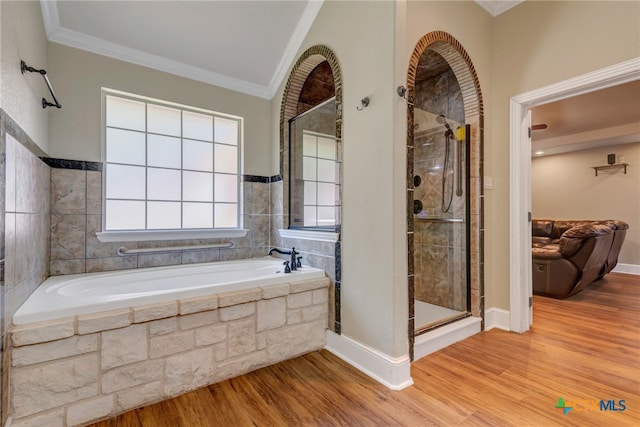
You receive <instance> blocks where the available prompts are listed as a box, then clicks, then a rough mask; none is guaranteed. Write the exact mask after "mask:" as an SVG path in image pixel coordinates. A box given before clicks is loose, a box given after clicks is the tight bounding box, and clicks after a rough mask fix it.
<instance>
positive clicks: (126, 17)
mask: <svg viewBox="0 0 640 427" xmlns="http://www.w3.org/2000/svg"><path fill="white" fill-rule="evenodd" d="M40 4H41V8H42V15H43V19H44V24H45V31H46V34H47V37H48V39H49V40H51V41H53V42H56V43H60V44H64V45H67V46H71V47H75V48H78V49H83V50H87V51H90V52H94V53H97V54H100V55H104V56H109V57H112V58H116V59H120V60H123V61H127V62H132V63H135V64H138V65H143V66H146V67H149V68H153V69H157V70H160V71H165V72H168V73H172V74H176V75H180V76H183V77H186V78H189V79H193V80H198V81H202V82H205V83H210V84H213V85H216V86H220V87H224V88H227V89H231V90H234V91H237V92H241V93H246V94H249V95H254V96H258V97H261V98H265V99H271V98H272V97H273V95H274V94H275V92H276V90H277V88H278V86H279V85H280V83H281V82H282V80H283V79H284V77H285V73H286V72H287V70H288V68H289V66H290V65H291V64H292V63H293V60H294V59H295V58H294V55H295V54H296V52H297V51H298V49H299V48H300V46H301V44H302V41H303V40H304V37H305V36H306V34H307V32H308V31H309V28H310V27H311V24H312V23H313V20H314V19H315V17H316V15H317V14H318V11H319V10H320V7H321V6H322V1H318V0H314V1H307V0H296V1H286V0H282V1H280V0H268V1H259V0H255V1H250V0H249V1H244V0H243V1H223V0H216V1H188V0H180V1H76V0H73V1H64V0H53V1H47V0H41V2H40Z"/></svg>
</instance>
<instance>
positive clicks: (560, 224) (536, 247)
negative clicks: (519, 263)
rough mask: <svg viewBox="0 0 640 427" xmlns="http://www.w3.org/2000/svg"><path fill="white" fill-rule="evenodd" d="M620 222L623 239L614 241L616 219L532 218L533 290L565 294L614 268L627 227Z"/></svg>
mask: <svg viewBox="0 0 640 427" xmlns="http://www.w3.org/2000/svg"><path fill="white" fill-rule="evenodd" d="M619 222H621V223H622V224H620V231H622V233H620V236H619V237H620V239H621V241H619V242H614V236H615V231H617V229H618V225H617V224H616V221H610V220H609V221H587V220H579V221H564V220H563V221H554V220H533V221H532V234H533V236H532V249H531V251H532V262H533V265H532V267H533V268H532V274H533V292H534V293H535V294H537V295H546V296H550V297H554V298H565V297H567V296H570V295H574V294H576V293H578V292H580V291H581V290H582V289H584V288H585V287H586V286H587V285H589V284H590V283H592V282H593V281H594V280H597V279H599V278H601V277H602V276H603V275H604V274H606V273H607V272H609V271H611V269H612V268H613V267H614V266H615V264H616V262H617V258H618V255H617V254H618V253H619V251H620V247H621V246H622V241H623V240H624V233H625V232H626V229H627V228H628V225H627V226H626V228H625V227H624V225H623V224H626V223H624V222H622V221H619ZM614 243H615V244H614ZM609 267H610V269H609V270H607V269H608V268H609Z"/></svg>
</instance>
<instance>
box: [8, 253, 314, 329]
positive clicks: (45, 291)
mask: <svg viewBox="0 0 640 427" xmlns="http://www.w3.org/2000/svg"><path fill="white" fill-rule="evenodd" d="M282 262H283V261H282V260H279V259H275V258H273V257H265V258H255V259H247V260H238V261H224V262H212V263H203V264H187V265H174V266H166V267H152V268H144V269H136V270H119V271H113V272H101V273H87V274H71V275H65V276H54V277H50V278H48V279H47V280H45V281H44V282H43V283H42V284H41V285H40V286H39V287H38V289H36V291H35V292H34V293H33V294H32V295H31V296H30V297H29V298H28V299H27V301H25V303H24V304H23V305H22V306H21V307H20V308H19V309H18V310H17V311H16V313H15V314H14V316H13V323H14V324H15V325H22V324H25V323H31V322H40V321H46V320H54V319H59V318H63V317H69V316H76V315H82V314H88V313H95V312H101V311H107V310H113V309H119V308H127V307H133V306H140V305H146V304H154V303H161V302H166V301H173V300H178V299H183V298H191V297H199V296H204V295H210V294H216V293H224V292H230V291H237V290H244V289H250V288H255V287H264V286H269V285H277V284H280V283H287V282H295V281H305V280H312V279H317V278H323V277H325V275H324V271H322V270H320V269H317V268H313V267H306V266H305V267H303V268H301V269H299V270H296V271H292V272H291V273H288V274H285V273H284V269H283V265H282Z"/></svg>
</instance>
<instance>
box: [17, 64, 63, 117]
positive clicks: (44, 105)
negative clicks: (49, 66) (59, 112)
mask: <svg viewBox="0 0 640 427" xmlns="http://www.w3.org/2000/svg"><path fill="white" fill-rule="evenodd" d="M20 72H21V73H22V74H24V73H26V72H30V73H38V74H40V75H41V76H42V78H43V79H44V82H45V83H46V84H47V88H49V92H50V93H51V96H52V97H53V101H54V102H55V104H54V103H52V102H49V101H47V100H46V99H45V98H42V108H47V107H56V108H62V105H60V103H59V102H58V99H57V98H56V94H55V93H53V87H51V82H50V81H49V77H47V70H44V69H42V70H38V69H37V68H33V67H30V66H28V65H27V64H26V63H25V62H24V61H20Z"/></svg>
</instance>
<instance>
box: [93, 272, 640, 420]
mask: <svg viewBox="0 0 640 427" xmlns="http://www.w3.org/2000/svg"><path fill="white" fill-rule="evenodd" d="M411 375H412V377H413V379H414V381H415V384H414V385H413V386H412V387H409V388H406V389H404V390H402V391H391V390H388V389H387V388H385V387H384V386H382V385H380V384H378V383H376V382H375V381H373V380H371V379H370V378H368V377H367V376H365V375H364V374H362V373H360V372H359V371H357V370H356V369H354V368H352V367H351V366H350V365H348V364H346V363H345V362H343V361H342V360H340V359H339V358H337V357H335V356H334V355H332V354H331V353H329V352H327V351H319V352H314V353H310V354H307V355H305V356H302V357H298V358H296V359H293V360H289V361H286V362H283V363H280V364H277V365H274V366H270V367H267V368H263V369H260V370H258V371H255V372H252V373H249V374H246V375H243V376H241V377H237V378H234V379H231V380H228V381H225V382H222V383H219V384H214V385H212V386H209V387H205V388H202V389H200V390H197V391H194V392H192V393H188V394H185V395H182V396H180V397H177V398H175V399H171V400H168V401H164V402H160V403H157V404H154V405H150V406H146V407H144V408H139V409H136V410H133V411H130V412H127V413H125V414H122V415H119V416H117V417H115V418H112V419H110V420H105V421H102V422H100V423H97V424H94V425H93V427H115V426H117V427H141V426H144V427H169V426H171V427H182V426H184V427H200V426H203V427H208V426H431V425H436V426H509V425H513V426H556V425H557V426H627V425H628V426H638V425H640V276H631V275H624V274H615V273H612V274H609V275H607V276H606V278H605V279H603V280H602V281H600V282H597V283H595V284H592V285H591V286H589V287H588V288H587V289H585V290H584V291H583V292H581V293H580V294H578V295H576V296H574V297H571V298H568V299H565V300H554V299H551V298H544V297H534V324H533V327H532V329H531V330H530V331H529V332H527V333H524V334H515V333H509V332H505V331H500V330H496V329H494V330H491V331H488V332H483V333H480V334H478V335H475V336H473V337H471V338H469V339H466V340H464V341H462V342H459V343H456V344H454V345H452V346H450V347H448V348H446V349H444V350H441V351H439V352H437V353H434V354H431V355H429V356H427V357H425V358H423V359H421V360H419V361H417V362H415V363H413V365H412V369H411ZM558 398H563V399H564V400H565V405H567V406H568V405H573V409H572V410H570V411H569V412H568V413H567V414H566V415H563V410H562V409H560V408H555V406H556V404H557V403H558ZM601 399H603V400H605V401H609V400H613V401H615V407H616V408H618V409H622V406H621V405H620V401H621V400H624V402H622V403H623V404H624V405H625V407H626V409H625V410H624V411H609V410H608V411H600V407H599V401H600V400H601ZM591 401H598V403H596V406H595V407H590V406H589V405H591V404H592V402H591ZM609 408H611V406H609Z"/></svg>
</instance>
